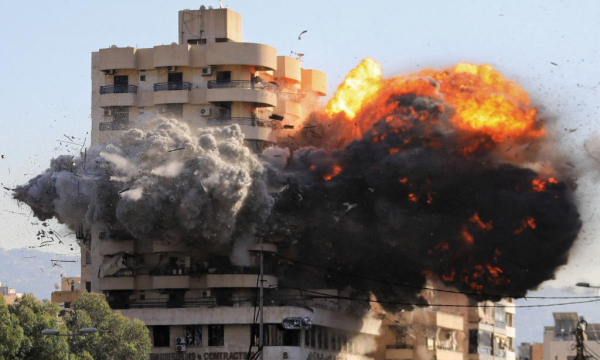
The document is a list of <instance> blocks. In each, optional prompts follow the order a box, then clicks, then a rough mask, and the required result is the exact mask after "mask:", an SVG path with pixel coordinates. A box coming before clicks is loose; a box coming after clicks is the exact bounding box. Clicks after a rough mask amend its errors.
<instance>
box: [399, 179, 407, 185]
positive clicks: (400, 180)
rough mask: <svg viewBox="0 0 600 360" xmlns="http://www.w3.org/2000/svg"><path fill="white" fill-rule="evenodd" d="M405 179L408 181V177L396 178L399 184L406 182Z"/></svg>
mask: <svg viewBox="0 0 600 360" xmlns="http://www.w3.org/2000/svg"><path fill="white" fill-rule="evenodd" d="M407 181H408V179H407V178H402V179H398V182H399V183H400V184H406V182H407Z"/></svg>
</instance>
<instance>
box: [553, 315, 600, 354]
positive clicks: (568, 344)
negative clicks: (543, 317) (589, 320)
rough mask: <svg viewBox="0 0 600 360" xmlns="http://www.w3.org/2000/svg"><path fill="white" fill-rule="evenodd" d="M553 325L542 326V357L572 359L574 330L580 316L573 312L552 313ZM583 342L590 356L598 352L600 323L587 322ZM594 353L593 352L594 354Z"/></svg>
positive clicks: (599, 351) (599, 349) (599, 348)
mask: <svg viewBox="0 0 600 360" xmlns="http://www.w3.org/2000/svg"><path fill="white" fill-rule="evenodd" d="M552 315H553V317H554V326H545V327H544V352H543V354H544V359H546V360H574V359H575V355H576V353H577V352H576V350H575V346H573V344H574V343H575V331H576V330H577V323H578V322H579V320H580V317H579V315H578V314H577V313H575V312H565V313H553V314H552ZM584 344H585V347H586V349H588V352H589V353H590V354H591V355H590V356H589V357H590V358H595V357H596V356H597V355H595V354H600V324H587V329H586V331H585V333H584ZM594 353H595V354H594Z"/></svg>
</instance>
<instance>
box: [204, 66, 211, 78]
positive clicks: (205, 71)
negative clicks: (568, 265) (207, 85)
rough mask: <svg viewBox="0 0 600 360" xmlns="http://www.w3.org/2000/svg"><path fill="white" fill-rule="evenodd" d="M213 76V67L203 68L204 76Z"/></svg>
mask: <svg viewBox="0 0 600 360" xmlns="http://www.w3.org/2000/svg"><path fill="white" fill-rule="evenodd" d="M210 75H212V68H211V67H203V68H202V76H210Z"/></svg>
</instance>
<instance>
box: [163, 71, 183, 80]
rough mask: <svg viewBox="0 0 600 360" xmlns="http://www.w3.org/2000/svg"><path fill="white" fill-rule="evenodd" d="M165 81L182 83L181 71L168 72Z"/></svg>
mask: <svg viewBox="0 0 600 360" xmlns="http://www.w3.org/2000/svg"><path fill="white" fill-rule="evenodd" d="M167 81H168V82H170V83H182V82H183V73H181V72H172V73H169V75H168V80H167Z"/></svg>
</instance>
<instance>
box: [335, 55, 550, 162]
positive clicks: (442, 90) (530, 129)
mask: <svg viewBox="0 0 600 360" xmlns="http://www.w3.org/2000/svg"><path fill="white" fill-rule="evenodd" d="M406 94H415V95H419V96H426V97H432V98H437V99H443V101H444V103H445V104H447V105H448V106H450V107H451V108H452V111H451V114H450V115H451V116H450V124H451V125H452V126H453V127H455V128H456V129H457V130H459V131H461V132H465V133H466V134H472V133H476V134H483V135H487V136H488V137H489V138H490V139H491V140H492V141H493V142H494V143H497V144H498V143H502V142H504V141H506V140H508V139H510V140H516V141H523V140H531V139H535V138H538V137H541V136H543V135H544V130H543V129H541V128H539V126H538V124H537V123H536V115H537V110H536V109H535V108H534V107H532V106H531V103H530V99H529V95H528V94H527V92H526V91H525V90H523V88H521V86H520V85H519V84H517V83H516V82H514V81H511V80H508V79H506V78H504V77H502V75H501V74H500V73H499V72H498V71H497V70H495V69H494V68H493V67H492V66H491V65H476V64H470V63H459V64H457V65H455V66H454V67H451V68H447V69H443V70H433V69H426V70H422V71H420V72H419V73H417V74H412V75H401V76H397V77H393V78H390V79H382V77H381V67H380V65H379V64H378V63H377V62H375V61H373V60H372V59H370V58H366V59H364V60H363V61H362V62H361V63H360V64H358V66H357V67H356V68H354V69H353V70H351V71H350V72H349V73H348V75H347V76H346V78H345V79H344V81H343V82H342V83H341V84H340V86H339V87H338V89H337V91H336V93H335V95H334V97H333V98H332V99H331V100H330V101H329V103H328V104H327V107H326V108H325V112H326V113H327V114H328V115H329V116H334V115H336V114H340V113H343V114H344V116H345V117H346V118H347V119H349V120H353V124H352V125H355V126H353V127H349V129H348V130H345V132H349V134H347V137H346V139H348V138H358V137H360V136H362V135H363V133H365V132H366V131H367V130H370V129H371V127H372V125H373V124H374V123H375V122H376V121H378V120H380V119H382V118H385V117H386V116H388V117H390V119H389V121H392V120H393V117H394V116H390V114H393V113H394V111H401V109H399V108H398V105H397V104H396V103H395V102H393V101H391V102H390V101H388V100H389V99H390V97H393V96H396V97H397V96H402V95H406ZM367 106H369V109H368V111H363V110H365V109H366V107H367ZM443 110H444V109H443V106H441V108H440V109H438V111H439V112H441V111H443ZM405 115H406V116H410V117H412V118H414V119H418V120H421V121H427V120H429V119H430V117H431V114H429V113H427V111H422V112H419V113H410V114H405ZM433 118H437V117H435V116H434V117H433ZM404 125H405V126H407V127H408V126H410V125H409V124H404ZM399 130H401V129H399ZM380 135H381V134H378V136H379V137H374V138H373V141H374V142H379V141H382V138H381V136H380ZM464 146H465V149H464V153H465V154H469V153H472V152H473V151H475V150H476V149H477V147H478V146H479V143H477V142H476V143H468V144H465V145H464ZM397 151H398V150H392V151H391V152H390V153H392V154H393V153H395V152H397Z"/></svg>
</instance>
